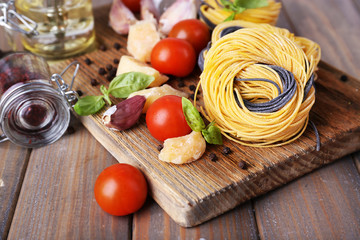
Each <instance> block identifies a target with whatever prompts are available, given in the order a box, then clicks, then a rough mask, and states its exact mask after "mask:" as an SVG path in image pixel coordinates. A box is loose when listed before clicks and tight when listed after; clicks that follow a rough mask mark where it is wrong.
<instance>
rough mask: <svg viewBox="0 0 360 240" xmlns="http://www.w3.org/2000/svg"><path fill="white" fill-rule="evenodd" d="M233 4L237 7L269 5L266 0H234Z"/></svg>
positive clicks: (247, 7)
mask: <svg viewBox="0 0 360 240" xmlns="http://www.w3.org/2000/svg"><path fill="white" fill-rule="evenodd" d="M234 4H235V6H237V7H242V8H246V9H250V8H260V7H266V6H268V5H269V3H268V1H267V0H235V2H234Z"/></svg>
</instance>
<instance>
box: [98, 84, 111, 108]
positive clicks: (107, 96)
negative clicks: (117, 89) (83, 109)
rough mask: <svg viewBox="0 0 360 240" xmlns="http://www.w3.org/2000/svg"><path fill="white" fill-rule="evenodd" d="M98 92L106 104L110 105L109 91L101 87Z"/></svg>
mask: <svg viewBox="0 0 360 240" xmlns="http://www.w3.org/2000/svg"><path fill="white" fill-rule="evenodd" d="M100 91H101V93H102V94H104V99H105V100H106V101H107V102H108V104H109V105H111V104H112V103H111V100H110V96H109V91H108V90H107V89H106V87H105V86H104V85H101V87H100Z"/></svg>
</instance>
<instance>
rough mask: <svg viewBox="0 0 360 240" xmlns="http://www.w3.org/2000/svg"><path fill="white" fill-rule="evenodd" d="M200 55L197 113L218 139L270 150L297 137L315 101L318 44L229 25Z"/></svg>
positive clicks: (263, 28) (276, 31)
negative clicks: (200, 98)
mask: <svg viewBox="0 0 360 240" xmlns="http://www.w3.org/2000/svg"><path fill="white" fill-rule="evenodd" d="M231 28H233V29H231ZM239 28H241V29H239ZM237 29H238V30H237ZM234 30H235V31H234ZM232 31H234V32H232ZM224 32H225V33H226V34H224ZM227 32H230V33H227ZM223 35H224V36H223ZM202 54H203V57H204V65H203V72H202V74H201V76H200V81H199V85H198V87H197V90H198V89H199V87H200V86H201V88H202V91H203V99H204V108H202V112H203V114H204V116H205V117H206V118H207V119H208V120H209V121H213V120H215V122H216V124H217V126H218V127H219V128H220V130H221V132H222V133H223V135H224V136H226V137H227V138H229V139H231V140H233V141H235V142H238V143H241V144H243V145H247V146H255V147H270V146H281V145H284V144H287V143H290V142H292V141H294V140H295V139H297V138H298V137H300V136H301V135H302V133H303V132H304V131H305V129H306V126H307V124H308V121H309V112H310V109H311V107H312V106H313V104H314V102H315V89H314V86H313V81H314V78H315V77H314V76H315V73H314V72H315V70H316V68H317V64H318V62H319V60H320V47H319V45H318V44H316V43H315V42H312V41H310V40H308V39H306V38H300V37H295V36H294V35H293V34H292V33H290V32H289V31H288V30H286V29H282V28H277V27H273V26H270V25H267V24H253V23H248V22H245V21H231V22H224V23H222V24H219V25H218V26H217V27H216V28H215V29H214V31H213V35H212V46H211V48H209V49H208V50H205V51H203V53H202ZM195 104H196V103H195Z"/></svg>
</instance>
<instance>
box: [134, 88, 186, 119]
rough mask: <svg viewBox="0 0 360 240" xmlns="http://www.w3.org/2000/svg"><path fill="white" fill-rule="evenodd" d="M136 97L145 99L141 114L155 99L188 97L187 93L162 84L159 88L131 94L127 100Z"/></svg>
mask: <svg viewBox="0 0 360 240" xmlns="http://www.w3.org/2000/svg"><path fill="white" fill-rule="evenodd" d="M136 95H142V96H144V97H145V98H146V102H145V105H144V108H143V110H142V112H143V113H146V111H147V110H148V108H149V107H150V105H151V104H152V103H153V102H155V100H156V99H158V98H160V97H162V96H165V95H175V96H179V97H186V98H187V97H189V95H190V94H189V93H186V92H182V91H179V90H177V89H175V88H173V87H171V86H170V85H168V84H164V85H162V86H161V87H153V88H148V89H144V90H140V91H137V92H133V93H131V94H130V95H129V97H128V98H131V97H133V96H136Z"/></svg>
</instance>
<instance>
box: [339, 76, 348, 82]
mask: <svg viewBox="0 0 360 240" xmlns="http://www.w3.org/2000/svg"><path fill="white" fill-rule="evenodd" d="M340 80H341V81H343V82H346V81H347V80H348V77H347V76H346V75H341V77H340Z"/></svg>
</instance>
